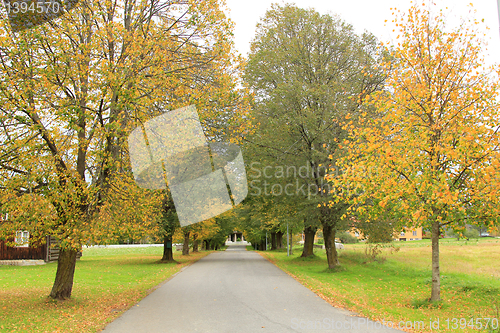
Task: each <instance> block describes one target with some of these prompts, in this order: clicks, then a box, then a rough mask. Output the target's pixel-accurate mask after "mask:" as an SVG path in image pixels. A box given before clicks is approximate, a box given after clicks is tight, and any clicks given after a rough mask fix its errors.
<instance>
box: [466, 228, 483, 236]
mask: <svg viewBox="0 0 500 333" xmlns="http://www.w3.org/2000/svg"><path fill="white" fill-rule="evenodd" d="M464 236H465V238H479V231H477V230H476V229H468V230H465V232H464Z"/></svg>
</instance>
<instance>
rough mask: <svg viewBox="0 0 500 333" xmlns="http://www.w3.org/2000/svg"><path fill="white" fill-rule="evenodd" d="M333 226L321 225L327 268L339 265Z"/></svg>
mask: <svg viewBox="0 0 500 333" xmlns="http://www.w3.org/2000/svg"><path fill="white" fill-rule="evenodd" d="M336 232H337V231H336V230H335V228H334V227H332V226H329V225H323V238H324V240H325V249H326V260H327V261H328V268H329V269H332V268H335V267H337V266H338V265H339V258H338V255H337V249H336V248H335V234H336Z"/></svg>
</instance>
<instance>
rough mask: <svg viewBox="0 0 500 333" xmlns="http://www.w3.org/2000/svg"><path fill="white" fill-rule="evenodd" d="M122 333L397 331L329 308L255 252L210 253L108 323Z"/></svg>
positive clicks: (239, 249) (241, 249)
mask: <svg viewBox="0 0 500 333" xmlns="http://www.w3.org/2000/svg"><path fill="white" fill-rule="evenodd" d="M103 332H106V333H115V332H116V333H127V332H134V333H136V332H147V333H153V332H175V333H177V332H206V333H208V332H217V333H225V332H227V333H235V332H243V333H252V332H272V333H281V332H353V333H354V332H356V333H358V332H359V333H366V332H377V333H382V332H384V333H386V332H393V333H394V332H399V331H395V330H392V329H388V328H386V327H384V326H382V325H380V324H376V325H375V323H373V322H371V321H367V320H366V319H364V318H361V317H358V316H356V314H354V313H352V312H348V311H345V310H342V309H337V308H334V307H332V306H331V305H330V304H328V303H327V302H326V301H324V300H323V299H321V298H320V297H318V296H316V295H315V294H314V293H313V292H312V291H310V290H309V289H307V288H305V287H304V286H302V285H301V284H300V283H298V282H297V281H295V280H294V279H293V278H291V277H290V276H288V275H287V274H286V273H284V272H283V271H281V270H280V269H279V268H277V267H276V266H274V265H273V264H271V263H270V262H268V261H267V260H265V259H264V258H262V257H261V256H260V255H259V254H257V253H255V252H251V251H245V247H244V246H242V245H239V246H238V245H232V246H229V247H228V249H227V250H226V251H224V252H216V253H212V254H210V255H208V256H206V257H205V258H203V259H201V260H199V261H198V262H196V263H194V264H193V265H191V266H188V267H187V268H185V269H184V270H183V271H181V272H180V273H178V274H177V275H176V276H174V277H173V278H172V279H171V280H169V281H168V282H167V283H165V284H163V285H162V286H161V287H160V288H158V289H157V290H155V291H154V292H153V293H151V294H150V295H149V296H147V297H146V298H144V299H143V300H142V301H141V302H139V303H138V304H137V305H135V306H133V307H132V308H131V309H130V310H128V311H126V312H125V313H124V314H123V315H122V316H121V317H119V318H117V319H116V320H115V321H114V322H112V323H111V324H109V325H108V326H107V327H106V329H105V330H104V331H103Z"/></svg>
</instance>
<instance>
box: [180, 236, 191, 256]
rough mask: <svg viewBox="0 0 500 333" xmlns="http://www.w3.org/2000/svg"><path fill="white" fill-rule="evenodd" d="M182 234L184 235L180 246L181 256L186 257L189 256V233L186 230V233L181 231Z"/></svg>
mask: <svg viewBox="0 0 500 333" xmlns="http://www.w3.org/2000/svg"><path fill="white" fill-rule="evenodd" d="M183 233H184V244H183V245H182V255H183V256H187V255H188V254H189V234H190V233H191V232H190V231H189V230H188V231H183Z"/></svg>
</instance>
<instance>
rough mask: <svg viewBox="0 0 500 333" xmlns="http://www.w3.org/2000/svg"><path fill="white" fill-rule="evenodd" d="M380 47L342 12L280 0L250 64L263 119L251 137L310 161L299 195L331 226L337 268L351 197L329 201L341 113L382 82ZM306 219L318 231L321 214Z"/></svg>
mask: <svg viewBox="0 0 500 333" xmlns="http://www.w3.org/2000/svg"><path fill="white" fill-rule="evenodd" d="M378 51H379V48H378V46H377V42H376V40H375V38H374V36H373V35H371V34H367V33H365V34H363V35H362V36H358V35H356V34H355V32H354V29H353V27H352V26H351V25H349V24H347V23H345V22H343V21H342V20H340V19H339V18H338V17H333V16H330V15H320V14H319V13H317V12H316V11H314V10H312V9H310V10H305V9H300V8H297V7H295V6H292V5H283V6H279V5H276V4H275V5H273V6H272V8H271V10H269V11H268V12H267V13H266V15H265V17H264V18H263V19H262V21H261V23H259V24H258V26H257V35H256V37H255V39H254V41H253V42H252V46H251V52H250V55H249V60H248V64H247V66H246V68H245V76H244V79H245V82H246V83H247V84H248V85H249V87H251V89H253V91H254V93H255V96H256V107H255V110H254V117H255V118H256V121H257V122H258V123H259V124H260V125H259V127H258V129H257V130H256V134H255V135H254V136H252V137H251V138H250V137H249V138H248V139H247V140H248V141H250V142H251V143H253V144H254V145H256V146H257V147H260V148H261V150H262V154H263V155H267V156H269V157H272V158H273V159H274V161H275V162H274V164H273V165H275V164H278V165H282V166H283V167H284V168H285V170H287V168H289V167H290V168H294V169H295V170H296V171H298V170H299V169H300V168H306V170H307V175H304V177H302V176H300V178H301V179H300V185H299V188H298V189H297V191H298V192H297V196H300V199H299V200H301V201H302V202H303V206H302V207H307V209H306V212H307V214H309V215H311V216H315V217H317V219H318V220H319V222H320V223H321V224H322V226H323V230H324V234H325V240H327V243H326V252H327V258H328V266H329V267H330V268H333V267H334V266H336V265H337V264H338V261H337V256H336V253H337V252H336V249H335V244H334V240H335V232H336V230H342V228H343V227H344V223H343V222H342V220H341V216H342V215H343V211H344V208H345V207H344V206H345V204H343V203H338V204H335V205H333V206H330V205H328V202H329V198H330V195H328V193H329V192H330V191H331V190H332V189H331V188H330V187H329V185H328V183H327V182H326V181H325V180H324V177H325V175H326V174H327V172H328V166H329V165H331V164H333V162H334V161H335V159H336V158H338V157H339V152H340V151H341V150H340V149H339V143H340V141H341V140H342V138H343V137H344V136H345V131H344V130H343V129H342V128H341V126H340V125H339V124H340V120H342V119H344V117H345V116H346V115H347V114H348V113H355V112H357V110H359V107H360V105H361V103H362V101H363V100H364V98H365V96H367V95H368V94H370V93H371V92H373V91H375V90H377V89H380V88H381V86H382V83H383V80H384V78H383V75H382V74H381V71H380V69H376V63H377V61H378V55H377V52H378ZM297 184H298V183H297ZM301 186H302V187H303V188H304V189H305V191H303V193H301V190H300V187H301ZM313 212H314V213H313ZM302 221H303V220H302ZM305 222H306V225H305V226H304V227H305V228H306V230H305V233H306V235H309V236H311V235H312V237H314V230H315V228H317V224H316V221H314V220H311V219H307V220H305ZM308 240H309V239H308ZM308 244H309V243H308ZM306 254H307V255H310V254H311V252H307V253H306Z"/></svg>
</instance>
